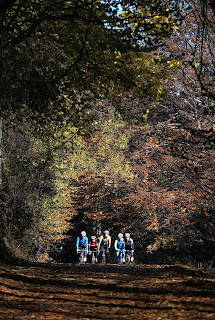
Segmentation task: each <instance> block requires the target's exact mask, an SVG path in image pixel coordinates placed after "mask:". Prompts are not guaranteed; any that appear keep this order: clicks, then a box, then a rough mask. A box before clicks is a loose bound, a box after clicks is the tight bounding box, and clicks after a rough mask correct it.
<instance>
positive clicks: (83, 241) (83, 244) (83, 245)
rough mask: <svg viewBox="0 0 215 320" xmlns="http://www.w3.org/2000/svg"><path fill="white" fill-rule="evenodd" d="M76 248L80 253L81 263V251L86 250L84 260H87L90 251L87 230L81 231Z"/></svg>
mask: <svg viewBox="0 0 215 320" xmlns="http://www.w3.org/2000/svg"><path fill="white" fill-rule="evenodd" d="M76 250H77V254H78V259H79V263H81V251H80V250H83V251H84V262H86V261H87V252H88V238H87V236H86V232H85V231H81V236H80V237H77V241H76Z"/></svg>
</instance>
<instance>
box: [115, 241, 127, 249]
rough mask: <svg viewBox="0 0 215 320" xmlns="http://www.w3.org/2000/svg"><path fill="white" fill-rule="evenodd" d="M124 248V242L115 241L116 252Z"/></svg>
mask: <svg viewBox="0 0 215 320" xmlns="http://www.w3.org/2000/svg"><path fill="white" fill-rule="evenodd" d="M124 248H125V242H124V240H116V241H115V249H116V250H118V249H119V250H123V249H124Z"/></svg>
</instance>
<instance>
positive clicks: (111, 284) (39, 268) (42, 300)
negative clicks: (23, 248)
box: [0, 264, 215, 320]
mask: <svg viewBox="0 0 215 320" xmlns="http://www.w3.org/2000/svg"><path fill="white" fill-rule="evenodd" d="M0 298H1V299H0V319H52V320H54V319H90V320H93V319H135V320H138V319H150V320H152V319H183V320H185V319H215V279H214V278H212V277H210V276H209V275H208V274H206V273H204V272H201V271H195V270H192V269H189V268H188V267H183V266H178V265H175V266H174V265H173V266H170V265H166V266H158V265H140V266H116V265H105V266H104V265H69V264H62V265H59V264H56V265H44V264H43V265H42V264H41V265H36V266H7V265H0Z"/></svg>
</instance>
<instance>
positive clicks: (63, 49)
mask: <svg viewBox="0 0 215 320" xmlns="http://www.w3.org/2000/svg"><path fill="white" fill-rule="evenodd" d="M214 18H215V3H214V1H213V0H187V1H183V0H181V1H180V0H152V1H151V0H150V1H147V0H146V1H138V0H134V1H131V0H118V1H117V0H111V1H106V0H105V1H99V0H72V1H63V0H54V1H53V0H52V1H50V0H42V1H40V0H27V1H22V0H10V1H5V0H1V1H0V75H1V77H0V108H1V115H0V127H2V139H1V154H2V181H1V191H0V192H1V202H0V206H1V217H0V230H1V242H0V244H1V245H0V246H1V250H0V254H1V258H2V259H7V258H9V257H10V256H11V252H12V253H13V254H15V255H16V256H19V257H22V258H25V259H32V260H37V261H48V260H49V259H54V260H56V261H60V262H62V261H63V262H71V261H74V259H75V258H76V257H75V251H74V250H75V249H74V247H75V237H76V236H77V234H78V233H79V232H80V231H81V230H82V229H86V231H87V233H88V234H92V233H97V234H99V233H100V232H101V230H103V229H109V230H110V233H111V235H112V237H113V238H115V237H116V235H117V233H118V232H119V231H122V232H125V231H127V232H130V233H131V234H132V237H133V238H134V241H135V244H136V256H135V257H136V261H137V262H155V261H156V262H171V261H172V262H175V261H179V262H187V263H193V264H195V263H200V262H201V263H205V264H210V263H211V264H212V263H213V261H214V257H215V231H214V230H215V228H214V224H215V216H214V214H215V208H214V195H215V194H214V190H215V186H214V181H215V180H214V164H215V163H214V162H215V157H214V153H215V144H214V142H215V53H214V52H215V51H214V49H215V19H214ZM0 137H1V134H0Z"/></svg>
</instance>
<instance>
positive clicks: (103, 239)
mask: <svg viewBox="0 0 215 320" xmlns="http://www.w3.org/2000/svg"><path fill="white" fill-rule="evenodd" d="M99 242H100V245H101V246H102V247H110V243H111V237H110V236H108V237H104V236H101V237H100V238H99Z"/></svg>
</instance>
